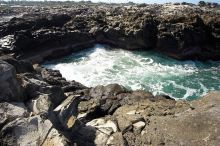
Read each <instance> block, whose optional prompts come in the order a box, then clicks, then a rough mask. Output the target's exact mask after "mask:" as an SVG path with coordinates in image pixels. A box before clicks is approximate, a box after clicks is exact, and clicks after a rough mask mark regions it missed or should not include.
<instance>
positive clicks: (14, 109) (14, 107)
mask: <svg viewBox="0 0 220 146" xmlns="http://www.w3.org/2000/svg"><path fill="white" fill-rule="evenodd" d="M27 116H28V112H27V108H26V107H25V105H24V103H21V102H17V103H16V102H14V103H7V102H2V103H0V125H2V124H6V122H11V121H12V120H15V119H16V118H19V117H27Z"/></svg>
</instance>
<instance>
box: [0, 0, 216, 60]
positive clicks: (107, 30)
mask: <svg viewBox="0 0 220 146" xmlns="http://www.w3.org/2000/svg"><path fill="white" fill-rule="evenodd" d="M35 9H37V8H35V7H33V8H32V7H29V8H25V7H24V10H23V12H22V13H24V12H28V14H25V15H23V16H22V17H19V18H13V19H11V20H10V21H8V22H2V23H1V27H0V32H1V33H0V34H1V36H0V37H1V40H0V42H2V44H1V45H0V48H1V49H0V50H1V51H2V52H3V53H6V54H8V53H15V54H14V55H15V56H16V57H17V58H20V59H21V58H22V59H28V60H31V61H32V62H37V63H39V62H42V61H43V60H45V59H48V58H54V57H58V56H62V55H65V54H67V53H69V52H71V51H76V50H80V49H82V48H85V47H89V46H91V45H93V44H95V43H105V44H109V45H112V46H117V47H121V48H123V49H145V50H147V49H155V50H156V51H158V52H161V53H164V54H166V55H168V56H170V57H173V58H176V59H200V60H207V59H213V60H219V58H220V51H219V47H220V46H219V42H220V39H219V38H220V34H219V24H220V20H219V15H220V13H219V7H218V6H217V7H209V6H201V7H200V6H197V5H192V4H187V3H185V4H184V3H183V4H164V5H156V4H155V5H130V6H129V5H124V6H123V5H122V6H120V5H112V6H111V7H110V6H109V5H107V4H98V5H95V4H94V5H93V4H88V5H77V6H73V7H71V6H68V5H65V6H54V7H53V10H52V9H51V7H50V6H45V7H43V9H42V10H40V11H35ZM13 11H16V9H15V10H14V9H13ZM17 11H18V10H17ZM58 11H59V12H58Z"/></svg>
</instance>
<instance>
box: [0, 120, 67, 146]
mask: <svg viewBox="0 0 220 146" xmlns="http://www.w3.org/2000/svg"><path fill="white" fill-rule="evenodd" d="M1 136H2V143H4V144H5V145H22V146H39V145H45V146H46V145H61V146H62V145H66V142H67V141H66V140H65V138H64V137H63V136H62V135H61V134H60V133H59V132H58V131H57V130H56V129H54V128H53V125H52V123H51V122H50V121H49V120H47V119H42V118H41V117H40V116H34V117H30V118H24V119H16V120H14V121H12V122H10V123H8V124H7V125H5V126H4V127H3V128H2V130H1Z"/></svg>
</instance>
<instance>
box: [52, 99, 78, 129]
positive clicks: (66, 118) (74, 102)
mask: <svg viewBox="0 0 220 146" xmlns="http://www.w3.org/2000/svg"><path fill="white" fill-rule="evenodd" d="M79 102H80V96H79V95H75V96H74V95H72V96H69V97H68V98H67V99H65V100H64V101H63V102H62V103H61V104H60V105H59V106H58V107H56V108H55V109H54V113H55V115H56V116H57V118H58V120H59V121H60V123H61V124H62V126H63V128H66V129H73V128H74V125H75V123H76V121H77V116H78V104H79ZM75 127H76V126H75ZM76 128H77V127H76Z"/></svg>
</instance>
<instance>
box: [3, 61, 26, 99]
mask: <svg viewBox="0 0 220 146" xmlns="http://www.w3.org/2000/svg"><path fill="white" fill-rule="evenodd" d="M0 83H1V84H0V90H1V92H0V101H22V100H23V93H22V88H21V85H20V83H19V81H18V79H17V76H16V71H15V68H14V67H13V66H12V65H10V64H8V63H6V62H4V61H0Z"/></svg>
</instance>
